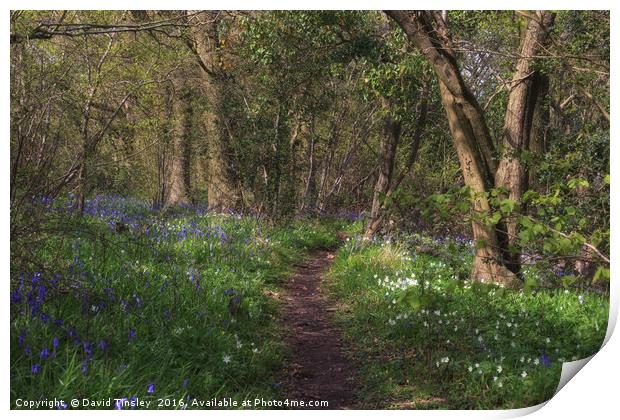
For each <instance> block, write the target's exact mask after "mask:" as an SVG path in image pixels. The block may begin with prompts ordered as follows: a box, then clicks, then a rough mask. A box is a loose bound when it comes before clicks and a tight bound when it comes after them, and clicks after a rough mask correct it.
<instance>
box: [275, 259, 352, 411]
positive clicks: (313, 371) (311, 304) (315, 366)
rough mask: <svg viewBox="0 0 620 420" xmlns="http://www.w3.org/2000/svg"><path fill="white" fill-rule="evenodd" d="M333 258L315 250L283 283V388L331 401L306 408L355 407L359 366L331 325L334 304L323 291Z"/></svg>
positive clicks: (308, 398) (298, 395)
mask: <svg viewBox="0 0 620 420" xmlns="http://www.w3.org/2000/svg"><path fill="white" fill-rule="evenodd" d="M333 258H334V255H333V254H332V253H331V252H329V251H323V250H321V251H316V252H314V253H313V254H312V255H311V257H310V258H309V259H308V260H307V261H306V262H304V263H303V264H301V265H299V266H298V267H297V271H296V272H295V274H294V275H293V276H292V277H291V278H290V279H289V281H288V283H287V284H286V285H285V287H284V300H283V303H284V305H283V321H284V324H285V327H286V331H287V333H286V337H285V340H286V344H287V345H288V347H289V349H290V350H291V356H290V358H289V360H288V361H287V364H286V370H285V376H286V377H285V378H284V380H283V391H284V395H285V397H286V398H289V399H296V400H303V401H306V402H307V401H315V400H322V401H328V402H329V406H328V407H307V408H323V409H330V410H334V409H354V408H356V401H355V393H354V390H355V387H354V383H353V380H354V375H355V370H354V367H353V364H352V363H351V362H350V360H349V359H348V358H347V356H346V354H345V352H344V351H343V346H344V342H343V339H342V335H341V333H340V331H339V330H338V329H337V328H336V327H335V326H334V323H333V317H334V312H335V311H336V307H335V305H334V303H333V302H331V301H330V300H329V299H328V298H327V296H326V295H325V294H324V293H322V283H323V280H324V274H325V271H326V269H327V267H328V266H329V265H330V264H331V261H332V259H333ZM296 408H297V407H296ZM304 408H306V407H304Z"/></svg>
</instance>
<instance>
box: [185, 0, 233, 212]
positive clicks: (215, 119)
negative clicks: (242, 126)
mask: <svg viewBox="0 0 620 420" xmlns="http://www.w3.org/2000/svg"><path fill="white" fill-rule="evenodd" d="M193 19H195V20H196V22H197V24H194V25H193V26H192V29H191V34H192V38H193V41H194V42H193V44H192V45H191V47H192V49H193V51H194V52H195V54H196V56H197V57H198V59H199V63H200V65H201V67H202V69H203V70H204V72H205V75H206V76H205V78H204V94H205V97H206V99H207V102H208V109H207V111H206V112H205V126H206V131H207V143H208V155H209V157H208V162H207V171H208V175H207V176H208V179H209V183H208V187H207V194H208V203H209V207H211V208H214V209H217V210H222V209H224V208H235V207H236V206H237V204H238V202H239V194H238V193H237V189H236V188H237V183H236V182H235V176H234V173H233V171H232V168H231V167H232V165H231V153H229V150H228V148H229V141H227V140H230V139H227V136H226V130H225V121H224V118H225V116H224V115H222V114H223V111H222V102H221V101H222V100H223V91H224V88H225V84H226V75H225V74H224V71H223V70H222V68H221V57H220V52H219V51H220V50H219V46H220V40H219V26H220V24H221V21H222V15H221V13H220V12H219V11H205V12H202V13H200V14H197V15H195V16H194V17H193Z"/></svg>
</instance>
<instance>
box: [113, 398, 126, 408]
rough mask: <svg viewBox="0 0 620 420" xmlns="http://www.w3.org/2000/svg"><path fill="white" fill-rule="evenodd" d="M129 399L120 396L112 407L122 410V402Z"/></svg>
mask: <svg viewBox="0 0 620 420" xmlns="http://www.w3.org/2000/svg"><path fill="white" fill-rule="evenodd" d="M127 401H129V400H128V399H127V398H120V399H117V400H116V403H115V404H114V409H115V410H122V409H123V406H124V403H125V402H127Z"/></svg>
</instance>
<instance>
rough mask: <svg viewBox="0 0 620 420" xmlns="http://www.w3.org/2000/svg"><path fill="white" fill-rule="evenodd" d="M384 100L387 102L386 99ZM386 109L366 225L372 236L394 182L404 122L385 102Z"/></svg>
mask: <svg viewBox="0 0 620 420" xmlns="http://www.w3.org/2000/svg"><path fill="white" fill-rule="evenodd" d="M384 102H387V101H385V100H384ZM384 109H385V111H386V112H387V113H388V114H387V115H386V116H385V118H384V129H383V138H382V141H381V149H380V152H379V158H380V162H379V176H378V177H377V182H376V183H375V191H374V194H373V196H372V207H371V210H370V221H369V222H368V226H367V227H366V232H365V234H364V236H365V237H366V238H371V237H372V236H373V235H374V234H375V233H376V232H377V230H378V229H379V227H380V225H381V219H382V217H381V207H382V204H383V203H384V200H385V198H386V195H387V192H388V189H389V188H390V184H391V182H392V174H393V173H394V163H395V160H396V150H397V149H398V142H399V140H400V133H401V129H402V124H401V122H400V121H397V120H395V119H394V117H393V116H392V115H390V114H389V112H390V111H389V105H387V104H384Z"/></svg>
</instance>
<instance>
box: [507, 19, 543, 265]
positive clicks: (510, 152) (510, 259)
mask: <svg viewBox="0 0 620 420" xmlns="http://www.w3.org/2000/svg"><path fill="white" fill-rule="evenodd" d="M528 19H529V21H528V24H527V28H526V31H525V34H524V36H523V40H522V42H521V54H520V56H519V59H518V60H517V65H516V70H515V72H514V74H513V77H512V83H511V86H510V94H509V96H508V105H507V107H506V114H505V117H504V131H503V135H502V140H501V145H502V156H501V160H500V162H499V166H498V168H497V172H496V174H495V186H496V187H499V188H503V189H505V190H506V191H507V193H506V194H504V195H502V196H500V197H501V198H509V199H510V200H512V201H514V202H515V203H516V205H515V211H517V212H520V211H521V207H520V206H521V197H522V196H523V193H524V192H525V191H526V190H527V181H528V177H527V170H526V166H525V165H524V164H523V162H522V156H521V155H522V153H523V152H525V151H527V150H529V146H530V135H531V130H532V120H533V116H534V108H535V105H536V102H537V99H538V96H539V88H540V84H538V83H535V81H536V78H537V73H538V72H537V70H533V69H532V65H533V60H534V59H533V58H532V57H534V56H536V55H538V53H539V51H540V49H541V46H542V45H543V44H544V42H545V40H546V38H547V35H548V29H549V27H550V26H551V25H552V24H553V20H554V15H553V14H552V13H550V12H546V11H538V12H536V13H535V15H533V16H531V17H530V18H528ZM502 225H503V226H500V227H499V228H500V229H502V228H503V229H505V230H506V234H507V235H506V238H505V243H503V244H501V245H502V249H503V254H504V255H503V256H504V259H505V262H506V266H507V267H508V268H509V269H510V270H511V271H512V272H514V273H518V272H519V271H520V267H521V263H520V257H521V254H520V252H519V244H518V240H519V238H518V236H517V234H518V231H517V229H518V227H517V221H516V218H507V219H505V220H504V221H503V222H502Z"/></svg>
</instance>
